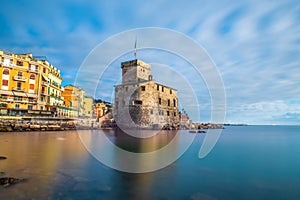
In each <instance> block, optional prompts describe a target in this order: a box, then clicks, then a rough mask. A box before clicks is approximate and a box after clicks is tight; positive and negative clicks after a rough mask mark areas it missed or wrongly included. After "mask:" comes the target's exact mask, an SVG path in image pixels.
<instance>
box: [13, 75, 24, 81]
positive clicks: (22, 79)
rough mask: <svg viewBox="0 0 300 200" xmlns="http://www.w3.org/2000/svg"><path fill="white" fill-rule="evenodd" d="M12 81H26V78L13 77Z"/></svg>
mask: <svg viewBox="0 0 300 200" xmlns="http://www.w3.org/2000/svg"><path fill="white" fill-rule="evenodd" d="M14 80H16V81H27V78H25V77H23V76H14Z"/></svg>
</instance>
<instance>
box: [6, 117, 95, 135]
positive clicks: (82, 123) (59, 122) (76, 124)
mask: <svg viewBox="0 0 300 200" xmlns="http://www.w3.org/2000/svg"><path fill="white" fill-rule="evenodd" d="M99 127H100V126H99V124H97V123H96V122H95V120H93V119H69V118H54V117H53V118H37V117H31V118H30V117H20V118H15V119H10V118H0V132H12V131H67V130H76V129H96V128H99Z"/></svg>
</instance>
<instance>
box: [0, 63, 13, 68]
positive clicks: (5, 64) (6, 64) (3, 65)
mask: <svg viewBox="0 0 300 200" xmlns="http://www.w3.org/2000/svg"><path fill="white" fill-rule="evenodd" d="M0 66H2V67H9V68H13V67H14V64H12V63H3V62H0Z"/></svg>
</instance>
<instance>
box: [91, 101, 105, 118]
mask: <svg viewBox="0 0 300 200" xmlns="http://www.w3.org/2000/svg"><path fill="white" fill-rule="evenodd" d="M107 111H108V108H107V106H106V104H105V103H103V102H100V103H95V104H94V115H95V117H96V118H100V117H102V116H104V115H105V113H106V112H107Z"/></svg>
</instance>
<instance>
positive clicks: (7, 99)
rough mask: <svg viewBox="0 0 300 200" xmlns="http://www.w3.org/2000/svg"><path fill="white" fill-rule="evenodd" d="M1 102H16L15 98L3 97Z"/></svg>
mask: <svg viewBox="0 0 300 200" xmlns="http://www.w3.org/2000/svg"><path fill="white" fill-rule="evenodd" d="M0 101H9V102H11V101H14V99H13V98H7V97H1V98H0Z"/></svg>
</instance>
